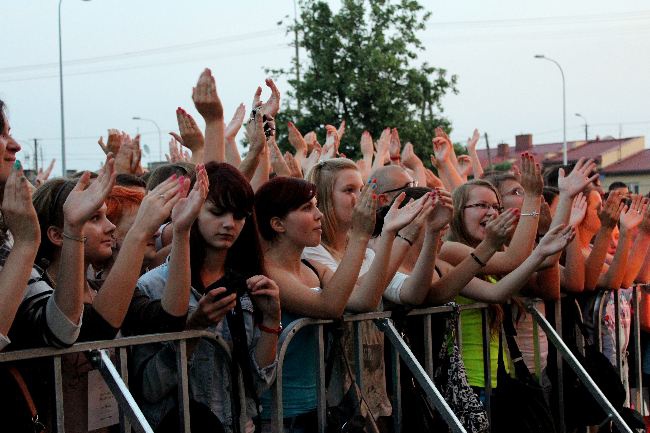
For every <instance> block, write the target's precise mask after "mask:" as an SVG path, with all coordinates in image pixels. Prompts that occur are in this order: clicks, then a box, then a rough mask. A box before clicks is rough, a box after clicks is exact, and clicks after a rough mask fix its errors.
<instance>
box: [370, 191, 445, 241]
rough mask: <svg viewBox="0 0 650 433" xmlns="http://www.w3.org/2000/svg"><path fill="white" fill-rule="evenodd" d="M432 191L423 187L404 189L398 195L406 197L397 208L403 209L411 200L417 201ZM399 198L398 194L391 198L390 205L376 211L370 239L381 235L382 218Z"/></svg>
mask: <svg viewBox="0 0 650 433" xmlns="http://www.w3.org/2000/svg"><path fill="white" fill-rule="evenodd" d="M431 191H433V190H432V189H431V188H426V187H423V186H413V187H409V188H405V189H403V190H402V191H400V193H402V192H404V193H405V194H406V197H404V200H403V201H402V203H400V205H399V208H400V209H401V208H403V207H404V206H406V205H407V204H408V202H409V201H410V200H411V199H413V200H417V199H419V198H420V197H422V196H423V195H424V194H426V193H428V192H431ZM397 197H399V194H398V195H397V196H395V198H393V200H392V201H391V202H390V204H387V205H386V206H382V207H380V208H379V209H377V218H376V219H375V230H374V232H373V233H372V237H377V236H379V235H380V234H381V230H382V229H383V228H384V217H385V216H386V214H387V213H388V211H389V210H390V207H391V206H392V205H393V203H394V202H395V199H396V198H397Z"/></svg>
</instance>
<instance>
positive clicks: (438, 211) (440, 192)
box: [427, 188, 454, 231]
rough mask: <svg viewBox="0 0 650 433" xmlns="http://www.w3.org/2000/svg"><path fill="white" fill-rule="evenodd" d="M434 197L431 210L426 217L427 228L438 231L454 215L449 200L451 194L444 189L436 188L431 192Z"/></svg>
mask: <svg viewBox="0 0 650 433" xmlns="http://www.w3.org/2000/svg"><path fill="white" fill-rule="evenodd" d="M432 194H433V197H434V201H433V203H432V205H433V212H431V214H430V216H429V218H428V219H427V224H428V228H429V230H432V231H440V230H442V229H444V228H445V227H446V226H447V225H448V224H449V223H450V222H451V218H452V216H453V215H454V205H453V203H452V201H451V194H449V191H446V190H444V189H438V188H436V190H435V191H434V192H433V193H432Z"/></svg>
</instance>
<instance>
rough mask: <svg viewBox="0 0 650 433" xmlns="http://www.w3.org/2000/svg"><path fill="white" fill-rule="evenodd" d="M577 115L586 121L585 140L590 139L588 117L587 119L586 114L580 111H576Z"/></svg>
mask: <svg viewBox="0 0 650 433" xmlns="http://www.w3.org/2000/svg"><path fill="white" fill-rule="evenodd" d="M576 117H579V118H581V119H582V120H584V121H585V141H589V125H587V119H585V116H583V115H582V114H580V113H576Z"/></svg>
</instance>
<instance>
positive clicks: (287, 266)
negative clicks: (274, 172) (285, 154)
mask: <svg viewBox="0 0 650 433" xmlns="http://www.w3.org/2000/svg"><path fill="white" fill-rule="evenodd" d="M374 202H375V200H373V198H372V188H371V187H370V185H366V187H365V188H364V189H363V191H362V193H361V195H360V196H359V200H358V202H357V204H356V206H355V208H354V210H353V213H352V228H351V230H350V235H349V241H348V244H347V246H346V249H345V252H344V255H343V258H342V260H341V265H340V266H339V267H338V268H337V269H336V270H335V271H332V270H331V269H329V268H328V267H326V266H323V265H321V264H319V263H318V262H313V263H312V262H310V261H308V260H306V259H302V260H301V256H302V253H303V250H304V248H305V247H315V246H318V245H319V244H320V242H321V233H322V225H321V224H322V217H323V214H322V213H321V211H320V210H319V209H318V207H317V197H316V187H315V185H314V184H312V183H310V182H307V181H305V180H302V179H296V178H290V177H276V178H274V179H271V180H270V181H268V182H267V183H265V184H264V185H262V187H261V188H260V189H259V190H258V191H257V193H256V194H255V213H256V215H257V224H258V228H259V232H260V234H261V235H262V238H263V239H264V241H265V247H266V249H265V252H264V253H265V254H264V256H265V264H266V267H267V269H268V270H269V276H270V277H271V278H273V279H274V280H275V281H276V282H277V283H278V285H279V286H280V300H281V302H282V324H283V326H287V325H289V324H290V323H291V322H293V321H294V320H297V319H299V318H302V317H312V318H319V319H336V318H339V317H341V315H342V314H343V312H344V310H345V306H346V304H347V302H348V299H349V297H350V295H351V293H352V290H353V289H354V287H355V284H356V282H357V278H358V276H359V271H360V269H361V264H362V262H363V258H364V254H365V250H366V246H367V244H368V239H369V238H370V235H371V233H372V229H373V225H374V224H373V223H374V217H375V213H374ZM315 331H316V330H315V329H314V328H307V329H304V330H302V331H300V332H299V334H298V335H297V336H296V337H294V339H293V340H292V342H291V344H290V345H289V347H288V349H287V352H286V354H285V357H284V364H283V369H282V393H283V406H284V407H283V414H284V417H285V418H284V425H285V426H286V427H287V428H291V429H292V430H291V431H292V432H299V431H305V432H306V431H315V430H316V429H317V427H318V426H317V425H316V391H317V390H316V382H317V380H316V374H317V366H318V359H317V353H318V350H317V346H316V345H317V340H316V332H315ZM262 403H263V406H264V407H265V408H266V410H265V411H264V412H263V413H264V414H268V415H267V417H268V416H270V414H271V399H270V395H269V393H267V394H265V395H264V396H263V398H262ZM269 428H270V426H268V425H265V429H269Z"/></svg>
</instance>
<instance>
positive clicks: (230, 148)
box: [226, 138, 241, 167]
mask: <svg viewBox="0 0 650 433" xmlns="http://www.w3.org/2000/svg"><path fill="white" fill-rule="evenodd" d="M226 162H227V163H228V164H230V165H232V166H234V167H239V164H241V155H240V154H239V149H237V142H236V141H235V139H234V138H228V139H226Z"/></svg>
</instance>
